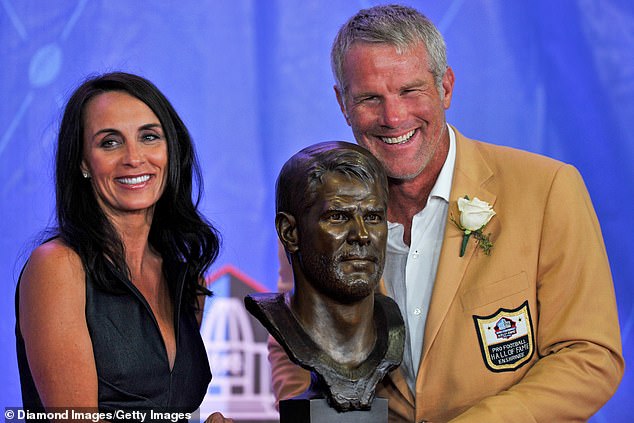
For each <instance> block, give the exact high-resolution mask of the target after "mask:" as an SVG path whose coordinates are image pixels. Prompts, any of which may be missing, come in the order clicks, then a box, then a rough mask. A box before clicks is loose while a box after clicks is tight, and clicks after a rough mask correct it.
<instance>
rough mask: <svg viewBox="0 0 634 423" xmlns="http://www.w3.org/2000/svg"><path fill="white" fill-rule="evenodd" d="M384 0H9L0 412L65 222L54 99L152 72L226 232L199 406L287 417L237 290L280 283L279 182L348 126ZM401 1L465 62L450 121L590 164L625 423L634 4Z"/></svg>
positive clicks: (3, 18)
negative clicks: (337, 84)
mask: <svg viewBox="0 0 634 423" xmlns="http://www.w3.org/2000/svg"><path fill="white" fill-rule="evenodd" d="M377 3H378V2H375V1H359V0H357V1H352V0H345V1H343V0H342V1H339V2H334V1H317V0H302V1H292V0H288V1H283V0H213V1H212V0H207V1H202V0H181V1H178V2H172V1H130V0H92V1H87V0H66V1H61V0H59V1H53V2H51V1H36V0H0V75H1V76H0V99H1V101H0V181H2V182H1V183H0V216H1V218H0V251H2V254H1V255H0V281H1V283H0V290H1V291H0V313H1V316H2V318H0V339H2V341H1V344H0V354H1V358H2V359H1V360H0V374H1V375H2V384H1V385H0V408H1V407H11V406H18V405H19V404H20V390H19V382H18V372H17V365H16V359H15V347H14V324H15V320H14V311H13V310H14V306H13V295H14V289H15V284H16V280H17V276H18V273H19V271H20V268H21V266H22V264H23V261H24V258H25V256H26V255H27V254H28V252H29V250H30V249H31V248H32V247H33V243H34V242H35V240H36V239H37V235H38V232H39V231H40V230H42V229H44V228H46V227H47V226H48V225H50V224H52V223H53V200H54V194H53V184H52V181H53V166H52V163H53V155H54V143H55V132H56V129H57V125H58V122H59V117H60V108H61V106H62V105H63V104H64V102H65V100H66V99H67V98H68V95H69V93H70V91H71V90H72V89H73V88H74V87H75V86H76V85H77V84H78V83H79V82H80V81H81V80H82V79H83V78H85V77H86V76H87V75H90V74H94V73H99V72H104V71H112V70H125V71H129V72H134V73H139V74H141V75H144V76H146V77H148V78H149V79H150V80H152V81H153V82H155V83H156V84H157V85H158V87H159V88H161V89H162V90H163V91H164V93H165V94H166V95H167V97H168V98H169V99H170V100H171V101H172V102H173V104H174V106H175V108H176V109H177V111H178V112H179V113H180V114H181V116H182V118H183V120H184V121H185V123H186V124H187V125H188V127H189V129H190V130H191V133H192V135H193V138H194V140H195V143H196V147H197V149H198V153H199V158H200V162H201V164H202V167H203V170H204V182H205V198H204V202H203V207H202V208H203V211H204V213H205V214H206V215H207V216H208V217H209V218H210V219H211V220H212V221H213V222H215V224H216V225H217V226H218V228H219V229H220V231H221V232H222V234H223V237H224V247H223V252H222V255H221V256H220V259H219V260H218V262H217V263H216V264H215V265H214V267H213V268H212V269H211V272H210V275H209V278H208V280H209V283H210V285H211V286H212V289H214V290H216V291H217V293H218V295H217V297H216V300H215V303H214V304H211V303H210V304H209V307H208V313H207V315H206V318H205V323H204V325H203V328H202V330H203V333H204V335H205V337H206V340H207V344H208V348H209V354H210V358H211V364H212V367H213V371H214V375H215V377H214V382H213V384H212V386H211V387H210V391H209V394H208V396H207V398H206V400H205V405H204V407H203V408H205V410H212V409H222V410H225V411H227V413H228V414H231V415H232V416H234V417H236V418H239V419H242V420H249V419H251V420H254V421H255V420H257V419H258V418H262V419H270V420H274V419H275V413H274V412H273V411H272V408H271V395H270V386H269V385H268V383H269V382H268V375H267V371H268V368H267V363H266V360H264V361H262V357H263V350H262V348H263V344H262V342H263V341H262V334H261V333H260V332H259V329H258V328H256V327H254V325H253V322H252V321H251V320H250V319H249V318H248V316H247V315H245V314H244V312H243V309H242V308H240V306H239V304H240V303H239V301H238V303H237V304H238V305H237V304H236V302H235V300H233V299H232V297H231V296H232V295H234V296H238V297H239V296H241V295H244V293H245V292H252V291H258V290H274V289H275V282H276V279H277V264H276V262H277V256H276V236H275V232H274V228H273V214H274V213H273V211H274V205H273V196H274V181H275V178H276V176H277V173H278V171H279V169H280V166H281V165H282V163H283V162H284V161H285V160H286V159H287V158H288V157H289V156H290V155H291V154H293V153H294V152H296V151H297V150H299V149H300V148H302V147H304V146H306V145H308V144H311V143H314V142H317V141H324V140H352V134H351V132H350V130H349V128H348V127H347V126H346V124H345V122H344V120H343V118H342V117H341V116H340V113H339V109H338V106H337V103H336V101H335V96H334V94H333V90H332V85H333V78H332V76H331V73H330V68H329V49H330V44H331V41H332V39H333V37H334V35H335V32H336V31H337V29H338V27H339V26H340V25H341V24H342V23H343V22H344V21H345V20H346V19H347V18H348V17H349V16H351V15H352V14H353V13H354V12H355V11H357V10H358V9H359V8H363V7H368V6H372V5H374V4H377ZM405 3H407V4H411V5H414V6H416V7H418V8H419V9H420V10H422V11H423V12H424V13H426V14H428V15H429V16H430V18H431V19H432V20H433V21H434V22H436V23H437V24H438V26H439V28H440V30H441V32H442V33H443V34H444V35H445V37H446V40H447V45H448V55H449V62H450V64H451V66H452V67H453V69H454V71H455V74H456V86H455V92H454V97H453V104H452V107H451V109H450V111H449V121H450V122H451V123H452V124H455V125H456V126H457V127H458V128H459V129H460V131H461V132H462V133H464V134H465V135H467V136H469V137H472V138H478V139H482V140H487V141H490V142H493V143H497V144H504V145H509V146H513V147H519V148H522V149H526V150H530V151H534V152H538V153H542V154H545V155H548V156H551V157H555V158H557V159H560V160H563V161H566V162H569V163H572V164H573V165H575V166H577V167H578V168H579V169H580V171H581V173H582V174H583V176H584V178H585V180H586V183H587V185H588V189H589V191H590V194H591V195H592V198H593V201H594V204H595V207H596V210H597V213H598V216H599V219H600V221H601V226H602V229H603V234H604V237H605V240H606V244H607V249H608V253H609V256H610V261H611V265H612V271H613V275H614V281H615V285H616V292H617V296H618V305H619V311H620V319H621V329H622V335H623V343H624V350H625V355H626V360H628V361H629V363H630V365H629V366H628V369H627V372H626V375H625V378H624V380H623V382H622V384H621V386H620V388H619V391H618V392H617V394H616V396H615V397H614V398H613V400H611V401H610V402H609V403H608V404H607V405H606V406H605V407H604V408H603V409H602V410H601V411H600V412H599V413H598V414H597V415H596V416H595V417H594V418H593V420H592V421H593V422H625V421H631V413H632V412H631V404H630V403H631V399H632V397H633V395H634V371H633V370H632V367H633V366H632V364H631V363H634V360H633V359H634V357H633V351H634V342H633V340H632V322H633V320H634V318H633V315H632V312H633V298H634V296H633V293H634V284H632V283H631V281H632V278H631V272H632V270H633V259H632V257H633V256H634V255H633V254H632V251H634V240H633V239H634V237H633V236H632V232H633V230H634V229H633V225H634V223H633V222H634V212H633V211H632V209H633V206H634V201H633V200H632V199H633V198H634V166H633V165H632V163H633V162H634V136H633V135H632V134H633V133H634V53H633V52H634V48H633V46H634V6H633V5H634V3H632V2H631V1H630V0H577V1H571V0H561V1H554V2H553V1H552V0H533V1H530V2H528V1H522V2H519V1H507V0H497V1H496V0H470V1H463V0H452V1H449V0H448V1H442V2H439V1H431V0H428V1H406V2H405ZM561 212H562V213H565V212H566V211H565V210H562V211H561ZM579 230H584V228H579ZM577 253H578V254H584V252H583V251H578V252H577ZM236 399H237V400H238V404H237V405H236V401H235V400H236ZM232 401H233V402H232Z"/></svg>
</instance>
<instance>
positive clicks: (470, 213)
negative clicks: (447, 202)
mask: <svg viewBox="0 0 634 423" xmlns="http://www.w3.org/2000/svg"><path fill="white" fill-rule="evenodd" d="M458 210H460V221H456V219H455V218H454V217H453V214H452V215H451V216H450V217H449V218H450V219H451V221H452V222H453V223H454V225H456V226H457V227H458V229H460V230H461V231H463V232H464V236H463V238H462V246H461V247H460V257H462V256H464V252H465V249H466V248H467V242H468V241H469V237H470V236H471V235H473V237H474V238H475V240H476V244H477V245H478V246H479V247H480V248H481V249H482V251H484V254H485V255H487V256H488V255H489V254H491V248H493V243H492V242H491V240H490V236H491V234H488V235H485V234H483V233H482V229H484V227H485V226H486V225H487V223H489V221H490V220H491V218H492V217H493V216H495V210H493V207H492V206H491V205H490V204H489V203H487V202H486V201H482V200H480V199H478V197H475V198H474V199H473V200H470V199H469V197H468V196H466V195H465V196H464V197H463V198H459V199H458Z"/></svg>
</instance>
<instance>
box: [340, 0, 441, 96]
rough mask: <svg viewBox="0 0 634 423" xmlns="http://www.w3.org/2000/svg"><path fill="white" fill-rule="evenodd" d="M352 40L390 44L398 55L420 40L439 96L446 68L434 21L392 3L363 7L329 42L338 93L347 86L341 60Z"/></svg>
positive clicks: (409, 8)
mask: <svg viewBox="0 0 634 423" xmlns="http://www.w3.org/2000/svg"><path fill="white" fill-rule="evenodd" d="M355 42H366V43H384V44H391V45H393V46H395V47H396V51H397V52H398V53H399V54H401V53H403V52H405V51H407V50H408V49H409V48H411V47H413V46H415V45H416V44H418V43H421V42H422V43H423V45H424V46H425V48H426V50H427V59H428V61H429V66H430V69H429V71H430V72H431V73H432V75H433V76H434V82H435V84H436V88H437V90H438V93H439V94H441V97H442V94H443V90H442V77H443V76H444V75H445V71H446V70H447V50H446V47H445V40H444V39H443V37H442V35H440V32H438V29H436V27H435V26H434V24H433V23H432V22H431V21H430V20H429V19H428V18H427V17H426V16H424V15H423V14H422V13H420V12H419V11H417V10H416V9H413V8H411V7H407V6H401V5H396V4H393V5H387V6H375V7H371V8H369V9H363V10H360V11H359V12H358V13H357V14H356V15H354V16H353V17H351V18H350V19H349V20H348V21H347V22H346V23H345V24H344V25H343V26H342V27H341V28H340V29H339V32H338V33H337V36H336V37H335V41H334V42H333V44H332V50H331V53H330V60H331V66H332V72H333V74H334V76H335V80H336V82H337V86H338V87H339V90H340V91H341V92H342V93H343V92H345V90H346V89H347V87H346V86H345V85H344V78H343V61H344V58H345V56H346V54H347V53H348V50H349V49H350V47H352V45H353V44H354V43H355Z"/></svg>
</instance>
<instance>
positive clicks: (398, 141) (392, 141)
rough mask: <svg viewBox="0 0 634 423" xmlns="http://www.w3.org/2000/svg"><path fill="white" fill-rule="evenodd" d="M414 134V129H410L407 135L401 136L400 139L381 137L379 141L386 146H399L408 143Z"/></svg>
mask: <svg viewBox="0 0 634 423" xmlns="http://www.w3.org/2000/svg"><path fill="white" fill-rule="evenodd" d="M414 132H416V129H412V130H411V131H409V132H408V133H407V134H405V135H401V136H400V137H396V138H391V137H381V141H383V142H384V143H386V144H401V143H404V142H405V141H408V140H409V139H410V138H412V135H414Z"/></svg>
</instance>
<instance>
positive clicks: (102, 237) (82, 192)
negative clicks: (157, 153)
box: [55, 72, 220, 307]
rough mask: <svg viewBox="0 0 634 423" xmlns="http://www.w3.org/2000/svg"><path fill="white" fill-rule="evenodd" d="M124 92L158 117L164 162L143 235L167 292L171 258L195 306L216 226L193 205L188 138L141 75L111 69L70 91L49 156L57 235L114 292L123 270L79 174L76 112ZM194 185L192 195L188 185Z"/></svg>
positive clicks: (116, 243)
mask: <svg viewBox="0 0 634 423" xmlns="http://www.w3.org/2000/svg"><path fill="white" fill-rule="evenodd" d="M109 91H118V92H125V93H127V94H129V95H131V96H133V97H136V98H138V99H139V100H141V101H142V102H143V103H145V104H146V105H147V106H148V107H149V108H150V109H152V111H153V112H154V114H155V115H156V116H157V117H158V119H159V121H160V122H161V125H162V127H163V131H164V134H165V137H166V139H167V150H168V169H167V178H166V182H165V189H164V192H163V195H162V196H161V198H160V199H159V201H158V202H157V204H156V206H155V209H154V219H153V221H152V226H151V228H150V233H149V243H150V245H151V246H152V248H154V249H155V250H156V251H157V252H159V253H160V254H161V256H162V257H163V262H164V265H163V272H164V274H165V277H166V280H167V281H168V284H170V290H171V292H172V295H175V293H174V284H175V283H176V280H175V279H176V277H177V275H176V274H167V272H168V271H170V270H171V269H173V268H174V266H169V265H166V264H168V263H172V264H174V262H182V263H186V264H187V266H186V269H187V270H186V275H185V289H184V293H183V295H184V299H185V301H186V302H187V303H189V304H191V305H193V306H194V307H195V306H196V298H197V296H198V295H201V294H205V295H209V294H210V292H209V291H208V290H207V289H206V288H204V287H202V286H201V285H200V278H202V277H203V276H204V273H205V271H206V270H207V269H208V268H209V266H210V265H211V264H212V263H213V261H214V260H215V259H216V258H217V256H218V252H219V249H220V235H219V233H218V231H217V230H216V229H215V228H214V227H213V226H212V225H211V224H210V223H209V222H208V221H207V220H206V219H205V218H204V217H203V216H202V215H201V214H200V213H199V212H198V204H199V202H200V199H201V196H202V191H203V180H202V176H201V173H200V167H199V165H198V161H197V159H196V153H195V151H194V146H193V143H192V139H191V137H190V135H189V132H188V130H187V128H186V127H185V124H184V123H183V121H182V120H181V119H180V117H179V116H178V114H177V113H176V111H175V110H174V108H173V107H172V105H171V104H170V103H169V101H168V100H167V98H165V96H164V95H163V94H162V93H161V92H160V91H159V90H158V88H156V86H155V85H154V84H152V83H151V82H150V81H148V80H147V79H145V78H142V77H140V76H137V75H132V74H129V73H124V72H113V73H107V74H104V75H100V76H97V77H93V78H90V79H87V80H86V81H85V82H83V83H82V84H81V85H80V86H79V87H78V88H77V89H76V90H75V92H74V93H73V94H72V96H71V97H70V99H69V100H68V103H67V104H66V108H65V110H64V115H63V117H62V121H61V125H60V129H59V137H58V144H57V155H56V164H55V194H56V208H57V225H58V226H57V232H58V236H59V237H60V238H61V239H62V240H63V241H64V242H65V243H66V244H67V245H69V246H70V247H71V248H72V249H73V250H74V251H75V252H76V253H77V254H78V255H79V256H80V258H81V260H82V262H83V265H84V268H85V271H86V275H87V277H89V278H90V280H91V281H93V283H95V284H96V286H97V287H99V288H100V289H103V290H106V291H109V292H122V289H123V281H122V279H124V278H130V270H129V268H128V265H127V263H126V261H125V251H124V246H123V243H122V241H121V239H120V238H119V236H118V234H117V232H116V231H115V229H114V227H113V225H112V224H111V223H110V221H109V220H108V219H107V217H106V215H105V214H104V212H103V211H102V210H101V207H100V206H99V205H98V204H97V200H96V197H95V194H94V191H93V189H92V186H91V183H90V180H89V179H86V178H84V177H83V176H82V172H81V169H80V165H81V162H82V158H83V154H84V151H83V150H84V143H83V135H84V113H85V109H86V105H87V103H88V102H89V101H90V100H91V99H92V98H94V97H95V96H97V95H99V94H102V93H105V92H109ZM194 182H195V186H196V187H197V191H196V193H195V196H193V195H192V194H193V187H194Z"/></svg>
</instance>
